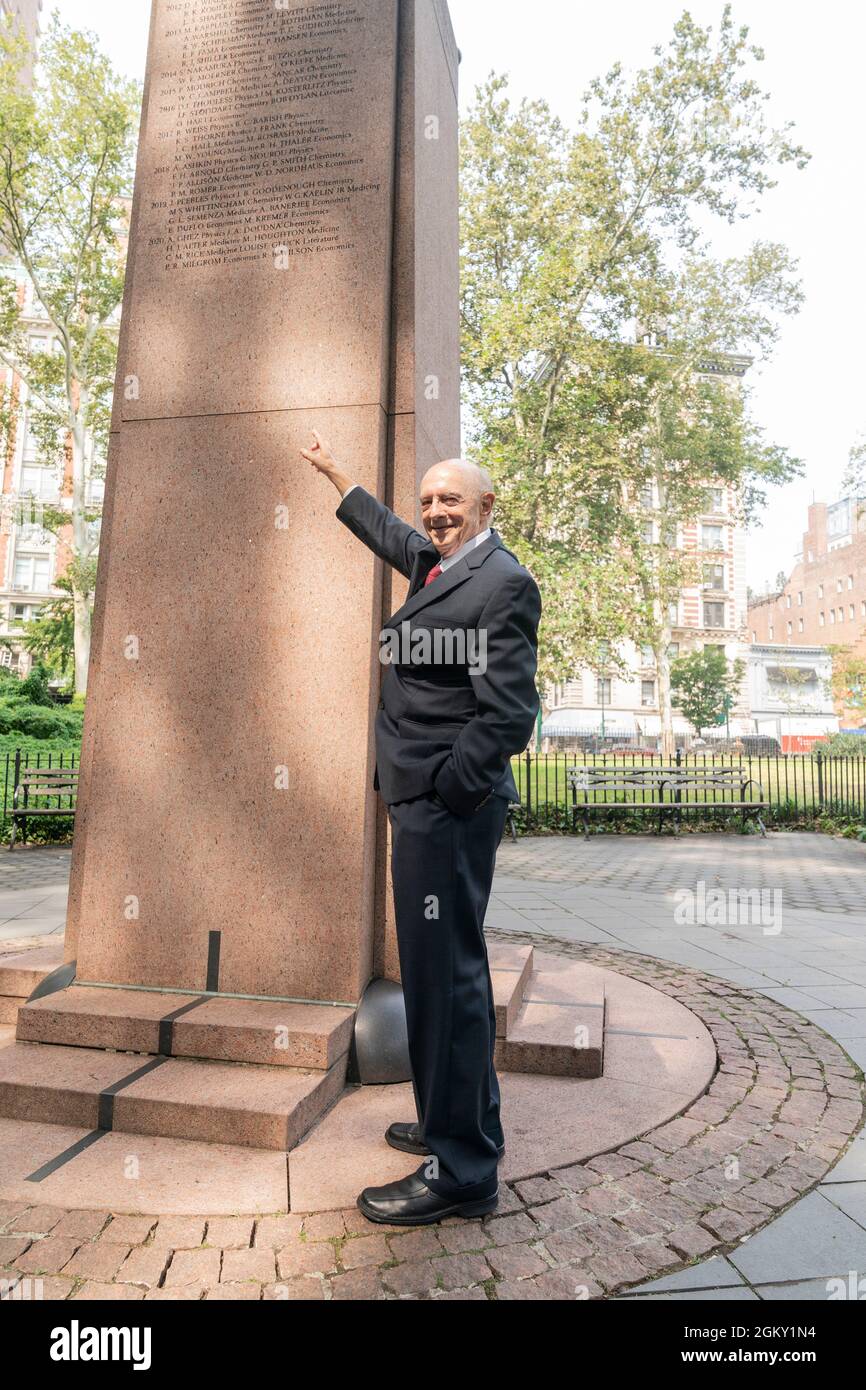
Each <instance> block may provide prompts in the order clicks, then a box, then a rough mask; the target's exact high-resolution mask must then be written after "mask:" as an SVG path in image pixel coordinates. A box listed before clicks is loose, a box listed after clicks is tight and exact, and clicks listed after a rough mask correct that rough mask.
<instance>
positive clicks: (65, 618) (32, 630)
mask: <svg viewBox="0 0 866 1390" xmlns="http://www.w3.org/2000/svg"><path fill="white" fill-rule="evenodd" d="M55 588H58V589H61V590H62V591H63V593H62V596H61V597H60V598H54V599H50V600H49V601H48V602H47V603H43V605H42V607H41V608H40V610H39V613H38V615H37V616H36V617H35V618H31V619H30V621H29V622H26V623H24V624H23V626H22V629H21V630H22V633H23V636H22V638H21V646H22V647H23V648H24V650H25V651H28V652H30V653H31V655H32V656H33V657H35V658H36V659H37V660H38V661H40V662H44V663H45V664H46V665H48V666H50V667H51V668H52V670H53V671H54V672H56V674H57V675H59V676H67V675H68V674H69V672H70V670H71V668H72V664H73V661H74V657H75V614H74V601H73V597H72V584H71V582H70V580H69V579H68V578H67V577H61V578H59V579H56V580H55Z"/></svg>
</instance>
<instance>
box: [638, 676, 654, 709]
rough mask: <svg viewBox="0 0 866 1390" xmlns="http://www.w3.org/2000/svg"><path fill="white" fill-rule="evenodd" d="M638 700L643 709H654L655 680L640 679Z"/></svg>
mask: <svg viewBox="0 0 866 1390" xmlns="http://www.w3.org/2000/svg"><path fill="white" fill-rule="evenodd" d="M640 702H641V706H642V707H643V708H644V709H655V704H656V683H655V681H641V683H640Z"/></svg>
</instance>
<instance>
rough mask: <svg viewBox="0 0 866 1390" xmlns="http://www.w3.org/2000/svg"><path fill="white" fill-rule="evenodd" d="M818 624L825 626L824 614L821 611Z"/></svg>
mask: <svg viewBox="0 0 866 1390" xmlns="http://www.w3.org/2000/svg"><path fill="white" fill-rule="evenodd" d="M818 626H819V627H823V626H824V614H823V613H819V614H818Z"/></svg>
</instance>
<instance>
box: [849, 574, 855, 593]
mask: <svg viewBox="0 0 866 1390" xmlns="http://www.w3.org/2000/svg"><path fill="white" fill-rule="evenodd" d="M848 588H849V589H853V588H854V576H853V574H849V575H848Z"/></svg>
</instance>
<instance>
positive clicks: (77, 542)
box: [71, 383, 91, 695]
mask: <svg viewBox="0 0 866 1390" xmlns="http://www.w3.org/2000/svg"><path fill="white" fill-rule="evenodd" d="M88 399H89V398H88V396H87V393H86V391H85V390H84V389H83V388H82V387H81V386H80V385H79V384H78V383H75V389H74V392H73V400H72V402H71V404H72V405H73V407H74V408H75V425H74V427H73V429H72V554H73V565H74V570H73V575H74V574H75V573H77V572H78V566H79V565H80V563H81V562H82V561H83V560H85V559H86V558H87V557H88V556H89V553H90V537H89V534H88V528H87V519H86V515H85V512H86V505H87V482H86V478H85V470H86V448H87V436H86V431H85V428H84V419H85V411H86V408H87V404H88ZM72 597H73V611H74V614H75V693H76V695H83V694H84V693H85V691H86V689H87V672H88V668H89V666H90V616H91V615H90V594H86V593H82V592H80V590H79V587H78V584H77V582H76V580H75V578H74V577H73V580H72Z"/></svg>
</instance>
